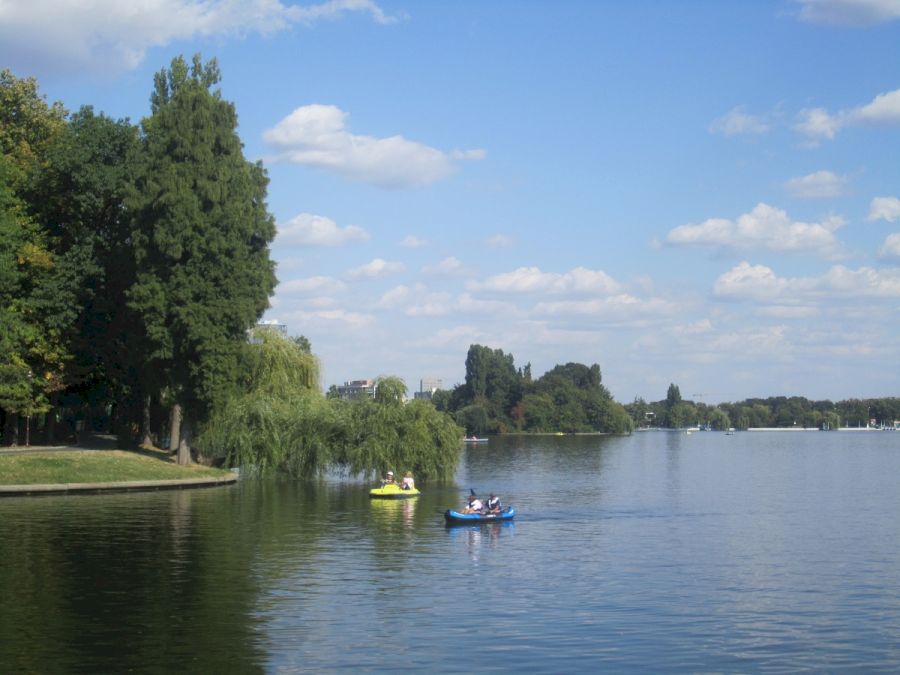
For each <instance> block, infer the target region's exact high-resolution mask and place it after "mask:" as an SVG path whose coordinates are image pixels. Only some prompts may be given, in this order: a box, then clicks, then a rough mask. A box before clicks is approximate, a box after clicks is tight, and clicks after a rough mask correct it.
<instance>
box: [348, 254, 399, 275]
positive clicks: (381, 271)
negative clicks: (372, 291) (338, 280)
mask: <svg viewBox="0 0 900 675" xmlns="http://www.w3.org/2000/svg"><path fill="white" fill-rule="evenodd" d="M405 269H406V266H405V265H404V264H403V263H400V262H388V261H387V260H384V259H382V258H375V259H374V260H372V261H370V262H367V263H366V264H365V265H360V266H359V267H356V268H354V269H352V270H349V271H348V272H347V273H346V274H345V276H346V277H347V278H348V279H380V278H382V277H386V276H390V275H391V274H396V273H397V272H402V271H403V270H405Z"/></svg>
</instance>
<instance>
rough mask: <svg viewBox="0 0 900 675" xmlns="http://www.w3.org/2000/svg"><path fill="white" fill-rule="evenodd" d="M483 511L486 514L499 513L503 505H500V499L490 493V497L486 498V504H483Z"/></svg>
mask: <svg viewBox="0 0 900 675" xmlns="http://www.w3.org/2000/svg"><path fill="white" fill-rule="evenodd" d="M484 509H485V511H486V512H487V513H500V512H501V511H502V510H503V504H501V503H500V497H498V496H497V495H495V494H494V493H493V492H492V493H491V496H490V497H488V500H487V502H485V505H484Z"/></svg>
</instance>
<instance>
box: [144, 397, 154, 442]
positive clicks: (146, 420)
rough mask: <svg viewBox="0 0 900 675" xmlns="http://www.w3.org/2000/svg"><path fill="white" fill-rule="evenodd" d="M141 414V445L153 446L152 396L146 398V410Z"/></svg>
mask: <svg viewBox="0 0 900 675" xmlns="http://www.w3.org/2000/svg"><path fill="white" fill-rule="evenodd" d="M141 413H142V414H141V445H153V438H152V437H151V435H150V394H147V396H145V397H144V409H143V410H142V411H141Z"/></svg>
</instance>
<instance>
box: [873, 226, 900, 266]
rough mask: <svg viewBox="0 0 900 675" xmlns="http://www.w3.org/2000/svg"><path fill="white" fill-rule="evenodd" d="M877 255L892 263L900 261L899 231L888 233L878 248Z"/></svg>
mask: <svg viewBox="0 0 900 675" xmlns="http://www.w3.org/2000/svg"><path fill="white" fill-rule="evenodd" d="M878 257H879V258H881V259H882V260H886V261H888V262H892V263H900V232H894V233H893V234H889V235H888V236H887V238H886V239H885V240H884V243H883V244H882V245H881V248H879V249H878Z"/></svg>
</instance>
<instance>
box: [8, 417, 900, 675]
mask: <svg viewBox="0 0 900 675" xmlns="http://www.w3.org/2000/svg"><path fill="white" fill-rule="evenodd" d="M403 468H404V467H396V469H403ZM368 487H369V486H367V485H363V484H360V483H353V482H342V481H339V480H333V481H323V482H316V483H293V482H268V483H255V482H249V481H248V482H243V483H241V484H239V485H237V486H234V487H229V488H217V489H210V490H195V491H180V492H156V493H142V494H119V495H85V496H66V497H44V498H20V497H16V498H7V499H2V500H0V542H2V544H0V546H2V554H0V670H2V671H3V672H26V673H27V672H33V673H54V672H85V673H99V672H104V673H108V672H126V671H134V672H152V673H167V672H172V671H179V672H185V671H191V672H204V673H228V672H249V673H253V672H271V673H291V672H307V671H317V672H321V671H331V670H363V671H397V670H405V669H412V670H415V671H424V670H431V671H438V672H463V671H472V672H474V671H477V672H486V671H487V672H512V671H515V672H535V673H540V672H546V673H568V672H587V671H596V670H605V671H614V672H628V671H632V672H710V671H715V672H797V671H828V672H841V671H843V672H850V671H854V672H855V671H868V672H874V671H884V672H888V671H890V672H896V671H898V670H900V433H889V432H870V433H865V432H858V433H850V432H831V433H802V432H797V433H737V434H735V435H733V436H726V435H724V434H722V433H715V432H707V433H694V434H691V435H685V434H676V433H664V432H648V433H637V434H635V435H633V436H631V437H625V438H602V437H574V436H571V437H570V436H566V437H528V438H521V437H519V438H492V439H491V441H490V443H489V444H488V445H487V446H477V447H471V448H468V449H467V450H466V454H465V456H464V459H463V461H462V464H461V466H460V470H459V472H458V475H457V480H456V484H455V485H452V486H446V487H436V486H423V489H424V490H425V494H424V495H423V496H422V497H420V498H418V499H416V500H411V501H406V502H378V501H375V502H372V501H370V500H369V499H368V497H367V489H368ZM470 487H471V488H474V489H475V490H476V491H479V492H487V491H489V490H494V491H496V492H497V493H498V494H500V495H501V497H502V498H503V500H504V502H505V503H507V504H514V505H515V506H516V507H517V509H518V510H519V515H518V516H517V518H516V521H515V523H514V524H494V525H489V526H476V527H462V528H446V527H445V526H444V523H443V518H442V515H441V514H442V512H443V511H444V510H445V509H446V508H447V507H449V506H459V505H461V504H462V502H463V500H464V497H465V495H466V494H468V491H469V488H470Z"/></svg>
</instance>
